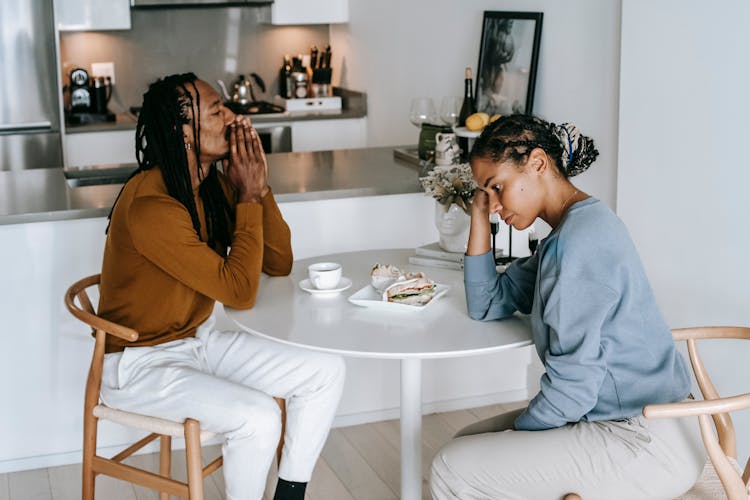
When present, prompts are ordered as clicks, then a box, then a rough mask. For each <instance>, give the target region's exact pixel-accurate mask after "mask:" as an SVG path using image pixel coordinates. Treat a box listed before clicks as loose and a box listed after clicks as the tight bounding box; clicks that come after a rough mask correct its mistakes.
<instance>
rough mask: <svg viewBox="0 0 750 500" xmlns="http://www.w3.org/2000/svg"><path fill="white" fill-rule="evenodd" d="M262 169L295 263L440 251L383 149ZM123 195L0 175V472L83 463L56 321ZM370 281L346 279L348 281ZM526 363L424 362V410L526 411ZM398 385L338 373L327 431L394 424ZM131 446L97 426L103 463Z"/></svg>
mask: <svg viewBox="0 0 750 500" xmlns="http://www.w3.org/2000/svg"><path fill="white" fill-rule="evenodd" d="M268 159H269V176H270V183H271V185H272V187H273V189H274V193H275V195H276V198H277V200H278V201H279V207H280V209H281V212H282V214H283V216H284V218H285V220H286V221H287V223H288V224H289V226H290V228H291V232H292V249H293V251H294V257H295V259H304V258H308V257H314V256H317V255H325V254H330V253H336V252H349V251H359V250H373V249H384V248H398V247H400V248H412V247H416V246H419V245H423V244H426V243H430V242H433V241H436V240H437V230H436V229H435V224H434V209H435V204H434V200H432V199H431V198H430V197H428V196H426V195H425V194H424V192H423V191H422V189H421V186H420V184H419V180H418V178H419V173H420V172H419V167H417V166H415V165H412V164H409V163H405V162H402V161H400V160H395V159H394V158H393V148H367V149H359V150H341V151H326V152H314V153H286V154H275V155H269V158H268ZM126 170H127V169H126ZM121 187H122V186H121V184H106V185H93V186H84V187H71V186H70V185H69V184H68V182H66V180H65V177H64V175H63V170H62V169H52V170H49V169H39V170H33V169H32V170H24V171H15V172H0V240H1V241H2V245H0V283H2V285H3V289H2V300H0V317H2V318H3V328H2V342H3V348H2V349H0V394H3V397H4V399H3V402H2V403H3V404H0V443H2V446H0V472H8V471H14V470H24V469H32V468H38V467H49V466H53V465H61V464H65V463H75V462H80V460H81V455H80V449H81V439H82V438H81V431H82V407H83V392H84V385H85V380H86V371H87V369H88V365H89V362H90V356H91V349H92V347H93V341H92V339H91V337H90V331H89V330H88V329H87V328H86V327H85V325H83V324H82V323H80V322H78V321H77V320H75V319H74V318H73V317H72V316H71V315H70V314H69V313H68V312H67V310H66V309H65V306H64V304H63V294H64V292H65V290H66V289H67V287H68V286H69V285H70V284H71V283H73V282H75V281H76V280H78V279H80V278H82V277H84V276H87V275H90V274H95V273H98V272H99V270H100V268H101V258H102V253H103V248H104V241H105V229H106V227H107V218H106V216H107V214H108V213H109V210H110V207H111V205H112V202H113V201H114V199H115V197H116V196H117V194H118V192H119V190H120V188H121ZM373 264H374V263H373ZM369 271H370V270H369V268H368V269H344V273H345V275H347V276H359V275H361V274H367V273H369ZM260 293H263V292H262V290H261V291H260ZM95 300H96V299H95ZM321 300H325V298H321ZM216 311H217V313H220V312H221V307H217V308H216ZM219 323H220V325H222V326H223V327H231V326H232V324H231V322H229V320H227V319H226V318H221V317H219ZM405 333H407V334H408V332H405ZM530 359H532V358H531V351H530V350H528V349H522V350H519V351H518V352H513V353H505V354H493V355H486V356H482V357H477V358H475V359H473V360H460V359H459V360H440V361H437V360H436V361H429V362H425V366H424V378H423V398H422V400H423V402H424V404H423V409H424V410H425V411H427V412H429V411H446V410H450V409H458V408H467V407H474V406H481V405H483V404H490V403H496V402H509V401H517V400H521V399H526V398H527V394H528V388H527V385H528V384H527V381H528V380H532V383H531V385H532V386H533V385H534V384H535V383H536V382H535V380H536V379H537V376H536V368H534V370H530V361H529V360H530ZM498 366H502V367H503V370H502V371H500V370H498V369H497V367H498ZM398 372H399V370H398V365H397V362H396V361H392V360H366V359H350V360H347V383H346V386H345V389H344V394H343V397H342V400H341V404H340V405H339V409H338V412H337V416H336V420H335V425H337V426H341V425H353V424H358V423H363V422H368V421H376V420H383V419H387V418H395V417H397V416H398V413H399V404H400V403H399V398H398V387H399V373H398ZM50 415H54V418H50ZM135 437H136V436H135V435H134V434H132V433H131V431H129V430H126V429H123V428H118V427H116V426H111V427H110V426H105V427H103V429H102V431H101V432H100V440H99V446H100V447H101V448H103V449H104V450H103V452H104V453H105V454H106V448H107V447H109V446H113V445H119V444H122V443H126V442H128V441H132V440H133V438H135ZM176 446H177V447H179V446H180V444H179V443H177V444H176Z"/></svg>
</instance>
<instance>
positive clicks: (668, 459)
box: [430, 410, 706, 500]
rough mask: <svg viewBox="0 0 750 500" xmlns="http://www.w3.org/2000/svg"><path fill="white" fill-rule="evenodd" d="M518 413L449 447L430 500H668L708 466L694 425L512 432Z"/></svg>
mask: <svg viewBox="0 0 750 500" xmlns="http://www.w3.org/2000/svg"><path fill="white" fill-rule="evenodd" d="M520 412H521V410H516V411H513V412H510V413H506V414H503V415H499V416H497V417H493V418H491V419H488V420H484V421H481V422H478V423H476V424H473V425H471V426H469V427H467V428H465V429H463V430H462V431H460V432H459V433H458V434H457V437H456V439H454V440H453V441H451V442H449V443H448V444H446V445H445V446H444V447H443V448H442V449H441V450H440V451H439V452H438V453H437V455H436V456H435V459H434V460H433V462H432V475H431V479H430V483H431V484H430V487H431V491H432V496H433V498H435V499H437V500H443V499H453V498H459V499H462V500H468V499H492V500H501V499H524V500H534V499H539V500H558V499H562V498H563V497H564V496H565V494H567V493H578V494H579V495H581V496H582V497H583V498H584V499H585V500H597V499H601V500H618V499H623V500H636V499H654V500H667V499H671V498H674V497H676V496H679V495H680V494H681V493H683V492H685V491H687V490H688V489H690V487H691V486H692V485H693V483H695V481H696V480H697V479H698V476H699V475H700V472H701V470H702V468H703V464H704V463H705V460H706V452H705V449H704V448H703V445H702V443H701V439H700V431H699V428H698V420H697V419H696V418H686V419H666V420H647V419H645V418H643V417H636V418H631V419H627V420H621V421H601V422H579V423H576V424H569V425H566V426H564V427H560V428H557V429H549V430H545V431H514V430H509V429H512V428H513V421H514V419H515V417H516V416H517V415H518V414H519V413H520ZM503 431H505V432H503Z"/></svg>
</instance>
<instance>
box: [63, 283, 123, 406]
mask: <svg viewBox="0 0 750 500" xmlns="http://www.w3.org/2000/svg"><path fill="white" fill-rule="evenodd" d="M100 279H101V275H100V274H95V275H93V276H88V277H86V278H83V279H81V280H79V281H76V282H75V283H73V284H72V285H71V286H70V288H68V290H67V292H65V305H66V306H67V308H68V310H69V311H70V312H71V314H73V316H75V317H76V318H78V319H79V320H81V321H82V322H84V323H86V324H87V325H89V326H90V327H91V328H92V329H93V330H94V334H95V338H96V342H95V344H94V354H93V356H92V357H91V366H90V367H89V374H88V378H87V379H86V398H85V408H86V411H87V412H88V411H90V410H91V409H93V408H94V406H96V405H97V404H99V391H100V390H101V385H102V368H103V364H104V346H105V341H106V336H107V335H114V336H115V337H119V338H121V339H124V340H127V341H130V342H133V341H135V340H138V332H136V331H135V330H133V329H132V328H128V327H126V326H122V325H118V324H117V323H113V322H111V321H108V320H106V319H104V318H101V317H99V316H97V314H96V310H95V309H94V305H93V304H92V303H91V299H90V298H89V294H88V292H87V289H89V288H91V287H93V286H97V287H98V286H99V281H100Z"/></svg>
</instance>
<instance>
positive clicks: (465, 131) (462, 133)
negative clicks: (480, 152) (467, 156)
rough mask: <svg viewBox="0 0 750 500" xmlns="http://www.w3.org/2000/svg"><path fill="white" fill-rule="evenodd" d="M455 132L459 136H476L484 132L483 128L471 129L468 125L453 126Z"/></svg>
mask: <svg viewBox="0 0 750 500" xmlns="http://www.w3.org/2000/svg"><path fill="white" fill-rule="evenodd" d="M453 132H454V133H455V134H456V135H457V136H459V137H469V138H472V139H473V138H476V137H479V136H480V135H481V134H482V131H481V130H476V131H475V130H469V129H468V128H466V127H453Z"/></svg>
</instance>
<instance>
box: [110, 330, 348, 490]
mask: <svg viewBox="0 0 750 500" xmlns="http://www.w3.org/2000/svg"><path fill="white" fill-rule="evenodd" d="M213 324H214V321H213V318H211V319H209V320H208V321H206V323H204V324H203V325H202V326H201V327H200V328H199V329H198V332H197V334H196V337H195V338H188V339H183V340H176V341H174V342H167V343H165V344H160V345H157V346H153V347H130V348H126V349H125V351H123V352H122V353H112V354H107V355H106V356H105V358H104V373H103V380H102V390H101V398H102V401H103V402H104V403H105V404H106V405H107V406H111V407H113V408H119V409H122V410H126V411H133V412H137V413H142V414H145V415H150V416H154V417H160V418H165V419H168V420H174V421H178V422H179V421H183V420H185V419H186V418H188V417H189V418H194V419H196V420H198V421H200V423H201V429H202V430H207V431H212V432H217V433H221V434H223V435H224V437H225V441H224V444H223V447H222V451H223V456H224V468H223V469H224V478H225V483H226V497H227V500H250V499H260V498H262V496H263V490H264V488H265V484H266V477H267V476H268V471H269V468H270V466H271V463H272V461H273V458H274V453H275V451H276V445H277V444H278V441H279V437H280V434H281V416H280V410H279V407H278V405H277V404H276V401H275V400H274V399H273V398H274V397H281V398H284V399H285V400H286V411H287V415H286V432H285V434H284V448H283V451H282V458H281V465H280V467H279V476H280V477H282V478H284V479H286V480H288V481H299V482H308V481H309V480H310V476H311V475H312V470H313V467H314V466H315V462H316V461H317V459H318V456H319V454H320V451H321V449H322V448H323V444H324V443H325V440H326V437H327V436H328V431H329V428H330V426H331V422H332V420H333V417H334V414H335V412H336V407H337V406H338V402H339V398H340V397H341V391H342V389H343V385H344V371H345V368H344V362H343V359H342V358H341V357H339V356H334V355H329V354H324V353H318V352H314V351H308V350H303V349H299V348H295V347H291V346H285V345H282V344H279V343H276V342H272V341H270V340H265V339H262V338H259V337H256V336H254V335H251V334H249V333H245V332H221V331H216V330H213V329H212V328H213Z"/></svg>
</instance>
